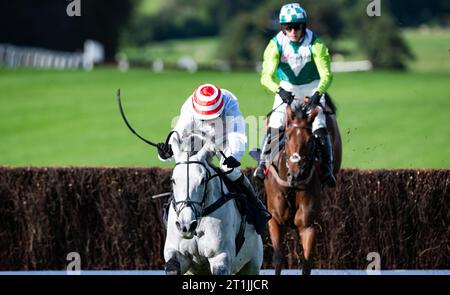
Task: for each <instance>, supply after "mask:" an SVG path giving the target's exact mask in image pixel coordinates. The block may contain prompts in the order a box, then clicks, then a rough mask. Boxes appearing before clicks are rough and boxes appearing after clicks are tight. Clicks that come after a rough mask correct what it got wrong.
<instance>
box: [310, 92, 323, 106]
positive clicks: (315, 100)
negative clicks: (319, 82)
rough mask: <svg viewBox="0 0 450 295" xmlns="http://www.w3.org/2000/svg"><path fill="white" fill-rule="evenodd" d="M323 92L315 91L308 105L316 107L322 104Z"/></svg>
mask: <svg viewBox="0 0 450 295" xmlns="http://www.w3.org/2000/svg"><path fill="white" fill-rule="evenodd" d="M321 97H322V94H320V92H319V91H316V92H314V94H313V95H312V96H311V97H310V98H309V99H308V107H310V108H314V107H316V106H318V105H319V104H320V98H321Z"/></svg>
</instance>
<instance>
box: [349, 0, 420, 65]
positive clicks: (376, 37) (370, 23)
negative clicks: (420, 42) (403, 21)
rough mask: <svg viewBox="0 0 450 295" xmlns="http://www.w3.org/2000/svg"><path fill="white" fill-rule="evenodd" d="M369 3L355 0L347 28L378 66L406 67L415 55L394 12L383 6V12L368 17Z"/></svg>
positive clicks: (350, 10) (350, 9)
mask: <svg viewBox="0 0 450 295" xmlns="http://www.w3.org/2000/svg"><path fill="white" fill-rule="evenodd" d="M366 6H367V3H364V2H363V3H361V2H357V1H355V2H354V5H353V6H352V7H351V8H349V9H348V10H347V14H346V17H345V19H346V22H347V30H348V32H349V33H350V34H352V35H353V36H354V37H356V40H357V42H358V44H359V46H360V47H361V48H362V49H363V50H364V52H365V53H366V55H367V58H368V59H369V60H370V61H371V62H372V64H373V65H374V67H376V68H386V69H400V70H401V69H405V68H406V64H407V62H408V61H409V60H411V59H413V58H414V56H413V54H412V52H411V50H410V49H409V47H408V45H407V44H406V42H405V41H404V40H403V38H402V37H401V34H400V31H399V29H398V28H397V26H396V24H395V21H394V19H393V17H392V15H391V14H390V13H389V11H387V10H382V12H381V16H375V17H369V16H368V15H367V14H366Z"/></svg>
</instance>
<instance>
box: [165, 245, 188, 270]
mask: <svg viewBox="0 0 450 295" xmlns="http://www.w3.org/2000/svg"><path fill="white" fill-rule="evenodd" d="M166 251H167V252H166V253H165V254H164V257H165V259H166V261H167V262H166V264H165V265H164V271H165V273H166V275H180V274H184V273H186V272H187V271H188V270H189V268H190V267H191V260H190V259H188V258H187V257H186V256H184V255H183V254H181V253H180V252H178V251H176V250H173V251H170V250H167V249H166Z"/></svg>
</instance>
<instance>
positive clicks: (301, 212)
mask: <svg viewBox="0 0 450 295" xmlns="http://www.w3.org/2000/svg"><path fill="white" fill-rule="evenodd" d="M326 98H327V99H326V100H327V110H326V119H327V128H328V132H329V134H330V136H331V141H332V145H333V157H334V167H333V168H334V169H333V172H334V175H337V173H338V171H339V169H340V166H341V157H342V143H341V136H340V133H339V129H338V125H337V121H336V116H335V112H334V111H335V107H334V105H333V103H332V102H331V99H330V98H329V97H328V95H327V97H326ZM328 105H329V106H332V108H330V107H329V106H328ZM300 106H301V107H300ZM316 115H317V110H313V111H312V112H311V113H309V114H307V113H306V108H305V104H304V103H302V104H300V103H298V104H297V107H296V108H294V107H293V108H291V107H290V106H288V107H287V109H286V129H285V137H284V139H285V142H284V145H283V147H282V149H281V150H280V152H279V154H278V156H276V157H275V158H274V160H273V162H272V163H271V165H270V166H269V167H270V168H269V172H268V175H267V177H266V179H265V181H264V186H265V190H266V196H267V206H268V210H269V212H270V213H271V214H272V219H270V220H269V232H270V239H271V241H272V246H273V257H272V263H273V265H274V267H275V274H277V275H279V274H280V273H281V268H282V266H283V262H284V254H283V252H284V249H283V246H284V245H283V244H282V239H283V238H284V235H285V232H286V226H288V225H289V224H290V223H293V224H294V225H295V227H296V228H297V229H298V233H299V235H300V241H301V244H302V247H303V257H302V260H303V267H302V274H304V275H307V274H310V273H311V269H312V266H313V250H314V247H315V241H316V232H317V228H316V225H317V222H316V217H317V214H318V213H319V209H320V195H321V192H322V185H321V183H320V180H319V165H318V163H317V157H316V156H317V154H316V153H315V152H314V149H315V140H314V136H313V135H312V121H313V120H314V117H315V116H316Z"/></svg>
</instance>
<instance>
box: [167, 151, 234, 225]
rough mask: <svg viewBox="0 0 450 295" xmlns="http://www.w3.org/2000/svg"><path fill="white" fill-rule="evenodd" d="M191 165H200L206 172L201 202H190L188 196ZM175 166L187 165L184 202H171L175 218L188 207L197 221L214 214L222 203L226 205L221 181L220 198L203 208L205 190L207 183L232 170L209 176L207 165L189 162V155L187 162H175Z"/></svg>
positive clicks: (226, 199)
mask: <svg viewBox="0 0 450 295" xmlns="http://www.w3.org/2000/svg"><path fill="white" fill-rule="evenodd" d="M191 164H196V165H201V166H203V167H204V168H205V170H206V174H207V175H206V181H205V188H204V190H203V196H202V200H201V201H200V202H198V201H192V200H191V197H190V196H189V165H191ZM177 165H187V169H186V170H187V173H186V174H187V175H186V183H187V184H186V186H187V188H186V192H187V197H186V199H185V200H182V201H175V199H173V200H172V206H173V209H174V210H175V213H176V214H177V217H178V216H179V215H180V213H181V211H182V210H183V209H184V208H186V207H190V208H192V211H194V214H195V218H196V219H199V218H201V217H203V216H207V215H208V214H210V213H212V212H214V211H215V210H217V209H218V208H219V207H220V206H221V205H223V204H224V203H226V202H227V201H228V200H230V198H225V197H224V189H223V181H220V190H221V195H222V196H221V198H219V199H218V200H217V201H216V202H214V203H213V204H211V205H209V206H208V207H206V208H205V202H206V198H207V189H208V184H209V182H210V181H211V180H212V179H214V178H215V177H221V176H224V175H227V174H229V173H231V172H232V171H233V170H230V171H228V172H223V173H216V174H214V175H211V172H210V170H209V169H208V164H206V163H205V162H202V161H190V160H189V154H188V160H187V161H181V162H177V163H176V164H175V166H177ZM179 205H181V206H180V208H178V206H179ZM195 205H198V206H200V210H197V208H196V206H195Z"/></svg>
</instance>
